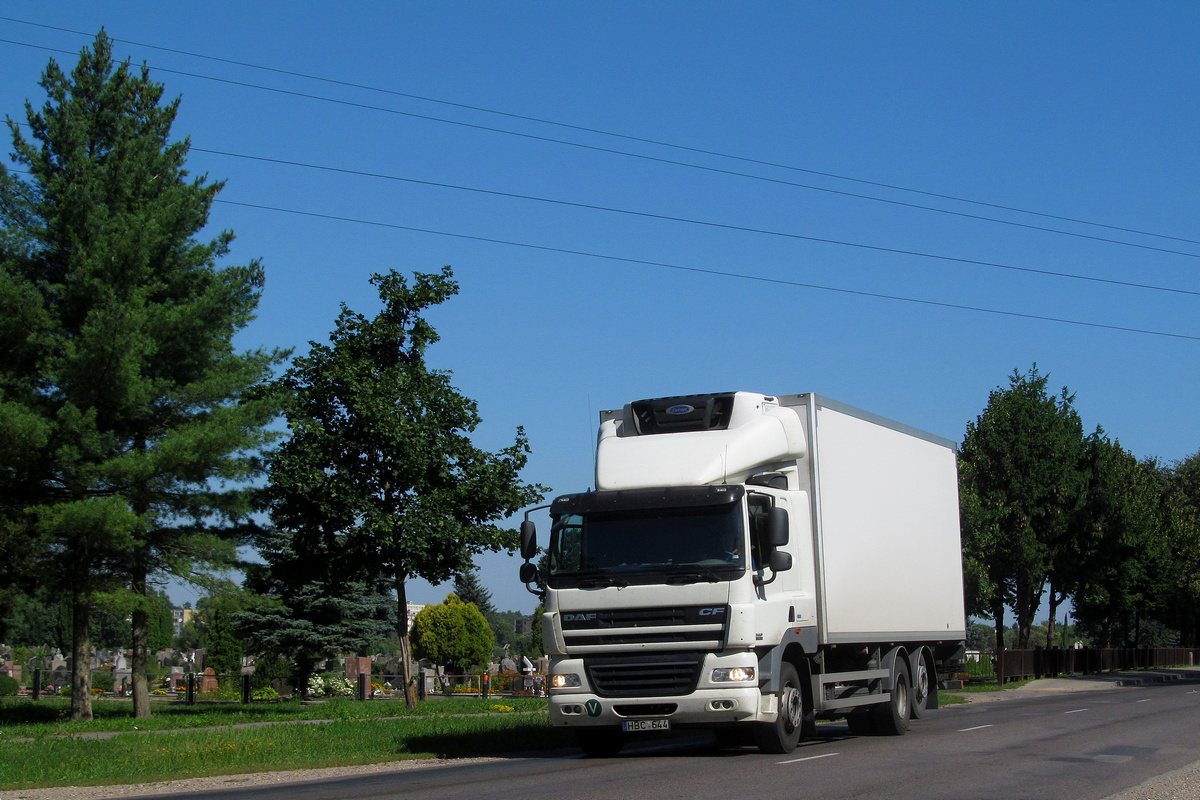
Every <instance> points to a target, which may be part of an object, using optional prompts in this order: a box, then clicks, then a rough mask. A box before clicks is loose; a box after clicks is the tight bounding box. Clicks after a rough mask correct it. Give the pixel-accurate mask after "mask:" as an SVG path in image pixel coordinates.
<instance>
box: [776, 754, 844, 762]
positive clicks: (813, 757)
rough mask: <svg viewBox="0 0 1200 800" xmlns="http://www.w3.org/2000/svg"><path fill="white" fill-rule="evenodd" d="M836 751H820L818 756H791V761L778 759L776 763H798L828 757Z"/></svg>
mask: <svg viewBox="0 0 1200 800" xmlns="http://www.w3.org/2000/svg"><path fill="white" fill-rule="evenodd" d="M836 755H837V753H822V754H821V755H819V756H808V757H807V758H793V759H792V760H791V761H778V762H776V763H778V764H799V763H800V762H801V761H816V760H817V759H818V758H829V757H831V756H836Z"/></svg>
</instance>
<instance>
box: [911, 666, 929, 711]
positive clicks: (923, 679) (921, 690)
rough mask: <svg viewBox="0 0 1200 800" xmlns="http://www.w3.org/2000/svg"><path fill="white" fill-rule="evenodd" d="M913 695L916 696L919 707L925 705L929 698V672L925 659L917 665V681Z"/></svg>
mask: <svg viewBox="0 0 1200 800" xmlns="http://www.w3.org/2000/svg"><path fill="white" fill-rule="evenodd" d="M913 694H914V695H916V701H917V705H924V704H925V700H926V698H928V697H929V670H928V669H926V667H925V660H924V659H921V663H920V664H918V665H917V679H916V681H915V682H914V684H913Z"/></svg>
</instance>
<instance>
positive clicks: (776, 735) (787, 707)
mask: <svg viewBox="0 0 1200 800" xmlns="http://www.w3.org/2000/svg"><path fill="white" fill-rule="evenodd" d="M777 698H778V702H777V706H778V712H779V713H778V714H777V715H776V717H775V721H774V722H760V723H757V725H756V727H755V730H754V739H755V742H756V743H757V744H758V749H759V750H761V751H762V752H764V753H773V754H776V755H783V754H786V753H790V752H792V751H793V750H795V749H796V745H797V744H799V742H800V734H801V733H802V732H803V730H804V725H805V717H806V715H807V713H808V710H807V709H806V708H805V702H804V689H803V687H802V686H801V685H800V675H799V674H798V673H797V672H796V668H795V667H794V666H792V665H791V664H789V663H788V662H786V661H785V662H784V663H783V666H782V667H781V668H780V670H779V694H778V695H777Z"/></svg>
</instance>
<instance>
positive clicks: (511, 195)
mask: <svg viewBox="0 0 1200 800" xmlns="http://www.w3.org/2000/svg"><path fill="white" fill-rule="evenodd" d="M191 149H192V151H193V152H197V153H207V154H209V155H217V156H226V157H229V158H241V159H246V160H250V161H260V162H264V163H268V164H279V165H282V166H288V167H302V168H305V169H315V170H320V171H323V172H334V173H338V174H342V175H353V176H356V177H365V178H378V179H381V180H389V181H397V182H400V183H409V184H415V185H417V186H429V187H433V188H438V189H451V190H454V191H461V192H473V193H476V194H483V195H489V196H492V197H503V198H508V199H513V200H527V201H532V202H538V203H548V204H551V205H560V206H566V207H568V208H581V209H585V210H589V211H604V212H608V213H611V214H623V215H627V216H634V217H642V218H645V219H655V220H661V221H666V222H679V223H684V224H688V225H699V226H703V227H709V228H718V229H721V230H731V231H738V232H741V233H753V234H759V235H764V236H778V237H782V238H787V239H798V240H801V241H806V242H815V243H818V244H829V245H836V246H838V247H853V248H857V249H861V250H871V251H875V252H880V253H888V254H892V255H905V256H914V257H917V258H930V259H934V260H937V261H949V262H953V263H956V264H967V265H969V266H977V267H991V268H994V269H1003V270H1010V271H1014V272H1025V273H1030V274H1034V275H1045V276H1049V277H1055V278H1067V279H1070V280H1079V281H1089V282H1092V283H1104V284H1109V285H1112V286H1124V287H1127V288H1133V289H1146V290H1148V291H1156V292H1170V293H1173V294H1183V295H1191V296H1193V297H1197V296H1200V291H1192V290H1190V289H1178V288H1174V287H1170V286H1154V285H1152V284H1145V283H1134V282H1131V281H1119V280H1113V279H1110V278H1097V277H1093V276H1090V275H1077V274H1072V273H1068V272H1054V271H1052V270H1043V269H1034V268H1032V267H1019V266H1015V265H1012V264H1001V263H997V262H993V261H981V260H978V259H970V258H959V257H956V256H947V255H939V254H936V253H922V252H919V251H916V250H904V249H901V248H897V247H884V246H881V245H871V244H864V243H862V242H847V241H842V240H838V239H828V238H824V237H819V236H807V235H804V234H800V233H788V232H785V231H773V230H768V229H765V228H752V227H748V226H742V225H732V224H728V223H723V222H713V221H711V220H699V219H689V218H687V217H676V216H671V215H667V214H654V213H651V212H647V211H633V210H630V209H624V208H615V207H612V206H601V205H593V204H590V203H580V202H575V201H572V200H556V199H553V198H548V197H538V196H535V195H526V194H518V193H516V192H503V191H499V190H495V189H482V188H479V187H475V186H463V185H459V184H452V183H443V182H440V181H427V180H421V179H418V178H406V177H402V176H399V175H387V174H384V173H379V172H366V171H362V170H353V169H344V168H341V167H331V166H326V165H322V164H309V163H305V162H302V161H291V160H287V159H281V158H268V157H266V156H251V155H246V154H243V153H231V152H228V151H224V150H212V149H208V148H204V147H192V148H191Z"/></svg>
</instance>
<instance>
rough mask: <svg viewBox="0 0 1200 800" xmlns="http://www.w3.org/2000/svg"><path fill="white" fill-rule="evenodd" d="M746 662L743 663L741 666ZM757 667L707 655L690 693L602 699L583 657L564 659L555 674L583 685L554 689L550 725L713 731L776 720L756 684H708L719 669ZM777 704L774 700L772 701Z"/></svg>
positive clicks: (735, 658)
mask: <svg viewBox="0 0 1200 800" xmlns="http://www.w3.org/2000/svg"><path fill="white" fill-rule="evenodd" d="M742 661H746V663H745V664H742V663H740V662H742ZM751 664H753V665H754V668H757V664H756V663H755V662H754V661H753V656H750V657H749V659H747V658H746V656H742V655H740V654H739V655H737V656H733V657H729V656H719V655H715V654H712V655H709V656H708V657H707V658H706V659H705V663H704V665H703V667H702V673H701V679H700V681H699V683H698V684H697V687H696V689H695V690H694V691H692V692H691V693H689V694H686V695H666V696H661V697H601V696H599V695H598V694H596V693H595V692H593V691H592V689H591V687H590V686H588V684H587V676H586V672H585V670H584V666H583V660H582V659H562V660H560V661H558V662H556V663H555V664H554V665H553V666H552V668H551V672H552V674H564V673H565V674H573V675H578V676H579V677H580V683H581V685H580V686H579V687H572V688H564V689H554V688H551V689H550V724H551V725H552V726H555V727H585V726H586V727H591V726H596V727H605V726H607V727H612V726H615V725H620V724H621V723H622V722H624V721H625V720H628V719H647V718H654V719H669V720H670V721H671V726H672V727H680V728H686V727H701V728H703V727H714V726H720V725H727V724H730V723H736V722H746V721H756V720H759V721H761V720H764V719H766V718H767V717H770V718H772V719H773V718H774V708H773V707H772V708H766V707H765V706H764V703H763V698H762V695H761V693H760V691H759V684H758V681H757V680H752V681H747V682H745V683H737V682H721V683H714V682H713V681H711V680H710V676H711V675H712V671H713V669H715V668H717V667H731V666H750V665H751ZM767 699H768V700H773V699H774V698H773V697H768V698H767Z"/></svg>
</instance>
